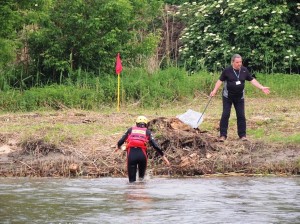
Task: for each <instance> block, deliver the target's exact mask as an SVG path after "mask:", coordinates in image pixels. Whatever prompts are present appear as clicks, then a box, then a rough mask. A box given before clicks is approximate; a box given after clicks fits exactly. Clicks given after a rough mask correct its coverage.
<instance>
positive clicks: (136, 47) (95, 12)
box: [29, 0, 160, 82]
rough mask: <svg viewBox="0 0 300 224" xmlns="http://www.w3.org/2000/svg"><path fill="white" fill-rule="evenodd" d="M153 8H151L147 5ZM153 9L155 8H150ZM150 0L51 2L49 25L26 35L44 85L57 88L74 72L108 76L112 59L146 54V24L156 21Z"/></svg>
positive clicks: (149, 46)
mask: <svg viewBox="0 0 300 224" xmlns="http://www.w3.org/2000/svg"><path fill="white" fill-rule="evenodd" d="M152 3H153V4H152ZM154 3H155V4H154ZM159 3H160V1H154V0H143V1H141V0H73V1H69V0H55V1H54V2H53V6H52V7H51V9H50V10H49V17H48V18H49V20H48V21H47V22H44V23H42V24H39V29H38V30H37V31H35V32H33V33H32V34H31V35H30V39H29V48H30V55H31V58H32V62H33V63H35V65H36V69H37V70H38V71H39V72H40V73H42V74H43V77H44V81H43V82H45V81H46V80H49V81H50V82H52V81H54V82H57V81H59V80H60V79H61V77H62V76H63V77H65V76H68V75H70V74H71V73H72V71H73V70H76V69H83V70H85V71H90V72H94V73H95V74H98V73H101V74H105V73H113V67H114V61H115V55H116V53H117V52H121V55H122V56H123V57H124V56H127V57H125V58H134V57H136V56H137V55H138V54H142V53H143V54H147V53H148V54H149V53H150V52H152V51H153V49H154V48H155V47H156V39H157V36H156V34H151V33H150V32H149V24H148V22H149V21H147V19H151V18H152V17H154V16H156V14H157V11H155V10H154V8H152V7H153V6H154V7H155V9H157V8H159V7H160V5H159Z"/></svg>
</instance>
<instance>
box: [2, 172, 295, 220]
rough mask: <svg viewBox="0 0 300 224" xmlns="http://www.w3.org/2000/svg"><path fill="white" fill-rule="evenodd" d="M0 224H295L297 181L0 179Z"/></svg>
mask: <svg viewBox="0 0 300 224" xmlns="http://www.w3.org/2000/svg"><path fill="white" fill-rule="evenodd" d="M0 223H127V224H133V223H300V178H299V177H218V178H216V177H209V178H203V177H201V178H159V177H154V178H151V179H148V180H146V181H144V182H137V183H135V184H129V183H128V182H127V179H126V178H96V179H66V178H65V179H54V178H51V179H48V178H38V179H36V178H0Z"/></svg>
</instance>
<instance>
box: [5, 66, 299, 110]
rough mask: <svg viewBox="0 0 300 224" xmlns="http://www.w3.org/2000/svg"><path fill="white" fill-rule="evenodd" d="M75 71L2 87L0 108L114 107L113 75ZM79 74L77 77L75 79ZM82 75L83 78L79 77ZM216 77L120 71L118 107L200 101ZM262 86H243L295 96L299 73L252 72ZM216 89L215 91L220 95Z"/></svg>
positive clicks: (251, 90)
mask: <svg viewBox="0 0 300 224" xmlns="http://www.w3.org/2000/svg"><path fill="white" fill-rule="evenodd" d="M82 73H83V72H78V74H79V75H78V77H77V76H75V77H76V78H77V79H75V78H74V77H73V79H71V78H69V79H66V80H62V84H53V85H49V86H44V87H32V88H30V89H27V90H23V91H21V90H16V89H5V90H4V91H2V92H0V109H1V110H2V111H6V112H17V111H38V110H40V111H43V110H44V111H45V110H46V111H47V110H53V109H54V110H59V109H65V108H76V109H82V110H99V109H101V110H106V109H107V110H109V109H110V108H112V107H115V106H116V103H117V102H116V101H117V76H116V75H111V76H109V75H107V76H103V77H94V76H92V75H91V74H90V75H87V74H85V73H84V75H82ZM81 76H82V77H81ZM83 76H84V77H83ZM218 78H219V74H211V73H208V72H198V73H195V74H193V75H191V76H189V75H188V73H187V72H186V71H184V70H182V69H179V68H175V67H171V68H168V69H165V70H159V71H157V72H155V73H154V74H147V73H146V71H145V69H141V68H133V69H125V70H124V72H123V73H122V74H121V89H120V90H121V105H122V106H125V107H126V106H128V105H132V104H134V105H136V106H138V107H139V108H147V109H149V108H156V109H157V108H163V107H164V106H170V105H171V106H172V105H174V104H184V103H187V104H188V103H189V102H191V101H192V100H194V99H197V100H199V103H205V101H206V100H207V96H208V95H209V93H210V92H211V90H212V89H213V88H214V85H215V82H216V80H217V79H218ZM257 79H258V80H259V82H260V83H261V84H262V85H265V86H268V87H270V89H271V94H270V95H269V96H265V95H264V94H263V93H262V92H261V91H260V90H258V89H257V88H255V87H254V86H252V85H251V84H249V83H247V85H246V92H247V93H246V94H247V97H258V96H259V97H268V98H272V97H282V98H290V97H297V96H299V95H300V76H299V75H283V74H275V75H266V74H257ZM220 92H221V90H220V91H219V93H218V94H219V95H220Z"/></svg>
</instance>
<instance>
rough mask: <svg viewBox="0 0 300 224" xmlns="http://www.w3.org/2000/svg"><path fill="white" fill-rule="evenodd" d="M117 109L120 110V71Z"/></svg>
mask: <svg viewBox="0 0 300 224" xmlns="http://www.w3.org/2000/svg"><path fill="white" fill-rule="evenodd" d="M117 111H118V112H120V73H119V74H118V105H117Z"/></svg>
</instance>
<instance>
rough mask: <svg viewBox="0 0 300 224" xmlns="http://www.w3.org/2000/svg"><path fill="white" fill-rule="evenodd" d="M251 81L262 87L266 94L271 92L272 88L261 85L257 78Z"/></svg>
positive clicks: (259, 87)
mask: <svg viewBox="0 0 300 224" xmlns="http://www.w3.org/2000/svg"><path fill="white" fill-rule="evenodd" d="M250 82H251V84H252V85H254V86H255V87H256V88H258V89H261V90H262V91H263V92H264V93H265V94H269V93H270V88H269V87H265V86H263V85H261V84H260V83H259V82H258V81H257V80H256V79H252V80H251V81H250Z"/></svg>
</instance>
